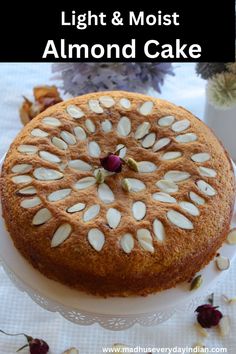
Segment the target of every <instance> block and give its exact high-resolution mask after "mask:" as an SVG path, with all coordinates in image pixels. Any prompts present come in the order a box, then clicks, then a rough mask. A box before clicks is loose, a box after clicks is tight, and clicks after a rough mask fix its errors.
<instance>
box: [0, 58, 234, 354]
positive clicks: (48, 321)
mask: <svg viewBox="0 0 236 354" xmlns="http://www.w3.org/2000/svg"><path fill="white" fill-rule="evenodd" d="M175 66H176V69H175V72H176V76H175V77H168V78H167V80H166V82H165V86H164V88H163V92H162V95H161V97H163V98H165V99H167V100H171V101H172V102H174V103H176V104H178V105H183V106H185V107H186V108H187V109H189V110H190V111H192V112H193V113H194V114H195V115H197V116H199V117H200V118H202V116H203V109H204V81H203V80H201V79H199V78H197V76H196V75H195V72H194V64H175ZM51 76H52V74H51V67H50V65H49V64H0V157H2V156H3V154H4V152H6V150H7V149H8V147H9V144H10V143H11V141H12V140H13V139H14V137H15V136H16V134H17V133H18V131H19V130H20V129H21V127H22V126H21V123H20V120H19V114H18V109H19V105H20V103H21V102H22V95H25V96H27V97H29V98H30V97H31V94H32V87H34V86H36V85H40V84H50V83H53V81H50V78H51ZM235 278H236V266H235V264H234V265H232V266H231V268H230V270H229V271H228V272H227V274H226V275H225V277H224V278H223V280H222V283H221V284H220V285H218V286H217V288H216V291H215V298H216V303H217V304H219V305H221V308H222V311H223V312H224V314H229V315H230V318H231V326H232V328H231V334H230V335H229V336H228V337H226V338H225V339H222V338H220V337H219V336H218V335H217V331H216V330H215V329H213V330H210V331H209V333H210V336H209V338H207V339H206V340H205V343H206V345H207V346H209V347H210V348H211V347H226V348H227V349H228V353H231V354H234V353H235V351H236V336H235V333H236V320H235V318H236V304H235V305H226V304H224V302H223V301H222V300H221V295H222V294H227V295H228V296H229V297H233V296H236V281H235ZM193 323H194V314H193V313H192V312H191V311H186V312H181V313H178V314H176V315H175V316H173V317H172V318H171V319H170V320H168V321H167V322H165V323H163V324H161V325H159V326H157V327H153V328H143V327H140V326H135V327H133V328H131V329H129V330H126V331H121V332H110V331H107V330H104V329H102V328H100V327H99V326H98V325H93V326H90V327H82V326H78V325H74V324H72V323H69V322H67V321H66V320H64V319H63V318H62V317H60V316H59V315H58V314H55V313H49V312H46V311H45V310H43V309H41V308H40V307H39V306H38V305H36V304H34V303H33V302H32V301H31V300H30V299H29V298H28V296H27V295H26V294H24V293H21V292H20V291H18V290H17V289H16V288H15V287H14V286H13V285H12V283H11V282H10V280H9V279H8V278H7V276H6V275H5V273H4V271H3V270H2V269H1V268H0V329H3V330H5V331H9V332H25V333H28V334H30V335H32V336H36V337H42V338H44V339H45V340H47V341H48V343H49V344H50V346H51V353H53V354H60V353H62V352H63V350H65V349H67V348H68V347H71V346H76V347H78V348H79V349H80V353H86V354H89V353H91V354H92V353H93V354H94V353H101V352H102V347H104V346H109V345H112V344H113V343H117V342H118V343H126V344H129V345H131V346H137V345H140V346H142V347H143V346H146V347H147V346H149V347H150V346H152V347H155V346H156V347H175V346H180V347H182V346H187V345H189V346H192V345H193V344H194V343H195V342H196V341H197V340H198V337H197V335H196V332H195V330H194V328H193ZM23 342H24V339H23V338H20V337H14V338H13V337H6V336H4V335H1V334H0V353H1V354H8V353H11V354H12V353H14V352H15V350H16V348H18V347H19V346H20V345H22V344H23ZM23 353H27V350H26V351H25V352H24V351H23Z"/></svg>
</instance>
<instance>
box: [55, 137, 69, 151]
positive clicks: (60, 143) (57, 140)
mask: <svg viewBox="0 0 236 354" xmlns="http://www.w3.org/2000/svg"><path fill="white" fill-rule="evenodd" d="M52 144H53V145H54V146H56V147H57V148H58V149H60V150H66V149H67V148H68V145H67V143H65V142H64V141H63V140H62V139H60V138H58V137H56V136H54V137H53V138H52Z"/></svg>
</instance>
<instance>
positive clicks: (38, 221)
mask: <svg viewBox="0 0 236 354" xmlns="http://www.w3.org/2000/svg"><path fill="white" fill-rule="evenodd" d="M51 218H52V213H51V212H50V210H48V209H47V208H43V209H40V210H39V211H37V213H36V214H35V216H34V217H33V220H32V224H33V225H37V226H38V225H43V224H45V223H46V222H47V221H49V220H50V219H51Z"/></svg>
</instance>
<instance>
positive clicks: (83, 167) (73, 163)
mask: <svg viewBox="0 0 236 354" xmlns="http://www.w3.org/2000/svg"><path fill="white" fill-rule="evenodd" d="M68 166H69V167H70V168H73V169H75V170H78V171H91V170H92V166H91V165H89V164H88V163H87V162H84V161H83V160H70V161H69V162H68Z"/></svg>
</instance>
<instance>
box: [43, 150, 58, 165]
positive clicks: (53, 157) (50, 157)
mask: <svg viewBox="0 0 236 354" xmlns="http://www.w3.org/2000/svg"><path fill="white" fill-rule="evenodd" d="M39 156H40V157H41V158H42V159H43V160H45V161H49V162H52V163H59V162H61V159H60V158H59V157H58V156H57V155H55V154H52V153H51V152H48V151H39Z"/></svg>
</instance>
